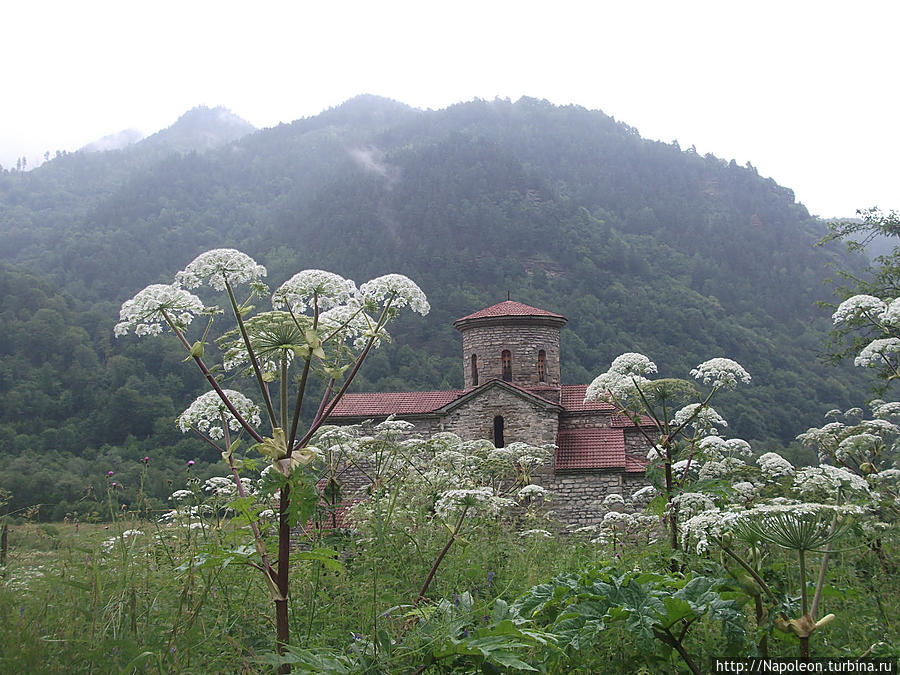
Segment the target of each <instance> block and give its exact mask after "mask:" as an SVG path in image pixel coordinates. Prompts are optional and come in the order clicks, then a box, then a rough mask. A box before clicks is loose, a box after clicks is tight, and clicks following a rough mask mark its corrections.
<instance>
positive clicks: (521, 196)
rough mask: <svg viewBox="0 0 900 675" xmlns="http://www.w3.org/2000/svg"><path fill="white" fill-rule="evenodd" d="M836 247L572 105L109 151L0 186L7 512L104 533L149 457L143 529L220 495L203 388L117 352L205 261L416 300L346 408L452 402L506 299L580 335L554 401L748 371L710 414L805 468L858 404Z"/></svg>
mask: <svg viewBox="0 0 900 675" xmlns="http://www.w3.org/2000/svg"><path fill="white" fill-rule="evenodd" d="M210 138H219V141H218V142H217V143H210V142H209V139H210ZM826 232H827V230H826V227H825V224H824V223H822V222H819V221H818V220H816V219H814V218H811V217H810V216H809V214H808V212H807V211H806V209H805V208H804V207H803V206H802V205H801V204H798V203H797V202H796V201H795V199H794V195H793V193H792V192H791V191H790V190H789V189H787V188H785V187H782V186H779V185H777V184H776V183H775V182H774V181H772V180H771V179H767V178H763V177H761V176H760V175H759V174H758V172H757V171H756V170H755V169H754V168H753V167H752V166H750V165H747V166H738V165H737V164H736V163H735V162H734V161H731V162H728V161H725V160H723V159H720V158H717V157H715V156H713V155H706V156H700V155H699V154H697V153H696V152H695V151H693V150H692V149H688V150H683V149H681V148H680V147H678V145H677V144H674V143H673V144H665V143H660V142H654V141H648V140H645V139H642V138H641V137H640V135H639V134H638V133H637V132H636V130H635V129H633V128H631V127H629V126H628V125H627V124H625V123H623V122H621V121H617V120H614V119H612V118H610V117H609V116H607V115H605V114H603V113H602V112H600V111H591V110H586V109H584V108H580V107H577V106H565V107H560V106H554V105H551V104H549V103H547V102H545V101H540V100H535V99H521V100H519V101H516V102H510V101H506V100H494V101H480V100H476V101H472V102H469V103H462V104H458V105H454V106H451V107H449V108H447V109H444V110H438V111H421V110H416V109H413V108H410V107H408V106H405V105H403V104H400V103H397V102H394V101H390V100H386V99H381V98H376V97H371V96H362V97H358V98H355V99H352V100H350V101H347V102H346V103H344V104H343V105H341V106H338V107H336V108H334V109H331V110H328V111H326V112H323V113H322V114H320V115H318V116H315V117H312V118H307V119H301V120H297V121H296V122H294V123H292V124H282V125H280V126H278V127H275V128H271V129H264V130H259V131H254V130H252V128H249V127H242V126H240V125H235V123H234V122H233V120H230V119H229V118H228V116H226V115H222V114H221V111H215V110H214V111H210V110H208V109H203V108H199V109H195V110H193V111H190V112H189V113H187V114H186V115H185V116H184V117H183V118H182V119H181V120H179V121H178V122H177V123H176V124H175V125H173V126H172V127H171V128H170V129H166V130H163V131H161V132H160V133H158V134H156V135H154V136H152V137H150V138H148V139H145V140H144V141H141V142H139V143H137V144H134V145H132V146H129V147H126V148H124V149H122V150H116V151H107V152H94V153H88V152H75V153H65V154H61V155H59V156H57V157H56V158H53V159H51V160H50V161H48V162H46V163H45V164H43V165H42V166H40V167H38V168H36V169H33V170H31V171H28V172H24V171H4V172H2V173H0V241H3V246H2V247H0V488H5V489H6V490H8V491H9V492H11V493H12V501H11V503H10V506H9V508H10V509H11V510H13V511H19V510H21V509H23V508H26V507H30V506H33V505H35V504H40V505H41V507H40V509H39V511H38V517H39V518H41V519H44V520H61V519H63V518H65V517H66V516H67V514H69V515H71V514H73V513H79V514H81V517H82V518H84V519H90V518H94V519H103V518H105V517H106V516H104V515H103V514H104V513H105V507H104V506H103V505H102V499H101V498H100V497H99V496H98V491H100V489H101V487H102V481H103V477H104V476H105V475H106V474H107V472H108V471H115V472H117V475H118V476H119V477H120V479H121V481H120V482H121V485H123V486H124V492H123V494H122V499H123V501H124V502H125V503H126V504H129V503H133V502H134V501H135V500H136V499H137V494H138V492H137V490H138V485H139V484H140V481H139V475H140V474H141V471H142V470H144V468H146V467H144V465H142V464H141V463H140V462H137V461H136V460H137V459H139V458H143V457H150V458H151V461H150V464H149V469H147V472H146V477H145V482H144V487H143V489H144V493H145V494H146V495H148V497H149V498H150V499H152V500H155V501H154V503H155V504H157V505H160V504H162V503H164V501H165V499H166V498H167V496H168V495H169V493H170V492H171V489H170V488H171V485H172V483H173V481H177V480H178V479H179V477H180V476H181V475H182V473H183V470H184V466H185V464H186V462H187V461H189V460H190V461H194V462H196V468H195V470H196V471H197V472H198V474H199V475H203V476H208V475H211V474H212V473H213V472H214V468H213V467H214V464H215V462H216V461H217V459H218V458H217V456H216V453H215V452H212V451H211V450H210V449H209V448H207V447H204V445H203V444H202V443H198V442H197V441H196V440H192V439H190V438H189V437H185V436H183V435H182V434H181V433H180V432H178V431H177V429H176V428H175V425H174V420H175V418H176V417H177V416H178V415H179V414H180V413H181V411H182V410H183V409H184V406H185V405H186V404H187V402H189V401H190V400H192V399H193V398H194V397H195V396H196V395H197V394H198V393H200V392H201V391H202V390H203V379H202V377H201V376H200V375H199V374H197V373H193V372H191V371H189V370H187V369H185V368H183V367H182V364H181V360H182V358H183V354H181V353H180V352H179V351H178V350H177V349H173V348H171V345H169V346H167V345H165V344H163V343H161V342H150V341H138V340H135V339H134V338H133V337H123V338H118V339H117V338H115V337H114V336H113V332H112V329H113V326H114V324H115V323H116V321H117V317H118V311H119V306H120V305H121V303H122V302H123V301H124V300H126V299H127V298H130V297H131V296H132V295H134V293H135V292H137V291H138V290H139V289H140V288H142V287H143V286H145V285H146V284H147V283H150V282H159V281H164V280H165V279H169V278H171V276H172V274H173V273H174V272H175V271H176V270H178V269H181V268H182V267H184V265H186V264H187V263H188V262H189V261H190V260H191V259H192V258H194V257H195V256H196V255H197V254H198V253H200V252H202V251H204V250H207V249H210V248H214V247H234V248H237V249H240V250H242V251H245V252H247V253H249V254H250V255H252V256H253V257H254V258H255V259H256V260H258V261H259V262H260V263H262V264H264V265H265V266H266V267H267V269H268V273H269V276H268V279H270V280H271V283H272V284H275V285H277V284H278V283H281V282H282V281H283V280H284V279H286V278H287V277H288V276H290V274H293V273H294V272H295V271H297V270H299V269H304V268H321V269H326V270H330V271H333V272H336V273H339V274H342V275H344V276H346V277H348V278H353V279H360V280H362V279H367V278H371V277H374V276H377V275H379V274H384V273H387V272H399V273H402V274H405V275H407V276H409V277H410V278H412V279H415V280H416V282H417V283H418V284H419V285H420V286H421V287H422V289H423V290H424V291H425V293H426V295H427V296H428V298H429V301H430V302H431V306H432V312H431V313H430V314H429V315H428V317H427V318H426V319H425V320H418V321H411V320H407V319H403V318H401V319H400V321H399V322H398V324H397V326H396V328H395V329H394V330H393V331H392V332H393V333H394V334H395V335H396V336H397V339H396V341H395V342H393V343H390V344H387V345H385V346H384V347H382V348H380V349H378V350H376V351H375V352H373V354H372V356H371V358H370V359H369V360H368V362H367V363H366V367H365V369H363V370H362V371H361V372H360V374H359V376H358V378H357V379H356V381H355V382H354V385H353V386H354V388H355V390H357V391H360V390H382V391H396V390H409V389H422V390H426V389H440V388H455V387H459V386H461V384H462V368H461V359H460V355H459V341H458V335H457V334H456V332H455V331H454V330H453V329H452V327H451V324H452V321H453V320H454V319H456V318H458V317H460V316H464V315H466V314H468V313H471V312H473V311H475V310H477V309H480V308H481V307H485V306H488V305H491V304H494V303H495V302H498V301H500V300H503V299H505V298H506V294H507V292H508V293H509V294H510V296H511V297H512V298H513V299H514V300H518V301H521V302H525V303H527V304H531V305H534V306H538V307H542V308H546V309H548V310H551V311H553V312H558V313H560V314H563V315H565V316H566V317H567V318H568V319H569V323H568V325H567V326H566V328H565V330H564V333H563V336H562V354H561V360H562V368H563V381H564V382H565V383H587V382H590V381H591V380H592V379H593V378H594V377H595V376H596V375H597V374H598V373H600V372H602V371H603V370H605V369H606V368H607V367H608V365H609V363H610V361H611V360H612V359H613V358H615V357H616V356H617V355H618V354H620V353H622V352H626V351H639V352H643V353H646V354H649V355H651V356H652V357H653V358H654V359H655V360H656V361H657V363H658V364H659V367H660V370H661V372H686V371H687V370H689V369H690V368H691V367H693V366H694V365H696V364H697V363H699V362H701V361H704V360H705V359H708V358H711V357H714V356H728V357H730V358H734V359H736V360H737V361H739V362H740V363H742V364H744V365H745V366H746V368H747V369H748V371H749V372H751V373H752V377H753V379H752V381H751V383H750V384H749V385H748V386H747V387H744V388H742V390H741V391H740V392H739V393H727V394H725V395H723V397H722V400H723V405H727V407H728V408H729V410H730V411H731V414H730V415H729V421H730V424H731V426H730V427H729V431H730V432H732V433H734V434H736V435H740V436H742V437H744V438H747V439H748V440H750V441H751V442H753V443H754V447H760V448H762V449H765V448H770V449H779V450H780V451H784V452H785V453H786V454H787V456H789V457H791V458H792V459H794V460H795V461H798V462H800V463H809V462H812V461H814V459H815V457H814V455H812V454H810V452H809V451H808V450H807V449H805V448H802V447H800V446H799V445H798V444H797V443H796V442H795V441H794V439H795V437H796V436H797V434H799V433H801V432H802V431H804V430H805V429H806V427H807V426H809V425H810V424H815V423H816V422H817V421H818V420H819V419H820V418H821V416H822V415H823V414H824V413H825V412H826V411H827V410H829V409H832V408H836V407H837V408H842V409H843V408H846V407H848V406H850V405H853V404H856V403H858V402H859V401H862V400H865V399H866V398H867V397H870V393H869V386H870V384H871V378H868V377H866V373H865V372H861V370H860V369H854V368H853V367H852V366H851V365H850V364H848V363H842V364H838V365H832V364H829V363H827V359H826V356H827V352H828V348H827V334H828V331H829V328H830V325H829V320H828V319H829V313H830V312H829V310H827V309H823V308H822V307H820V306H818V305H817V303H818V302H824V303H835V304H836V303H837V302H838V301H839V299H840V298H837V297H835V295H834V286H833V285H832V284H829V283H827V281H826V280H827V279H828V278H830V277H833V276H835V275H836V273H837V270H849V271H851V272H861V271H862V270H863V269H864V267H865V262H866V261H865V258H864V257H863V256H862V255H861V254H859V253H851V252H847V251H846V250H845V249H844V247H843V245H842V244H840V243H838V242H831V243H827V244H825V245H822V246H817V243H818V242H819V241H820V240H821V239H822V238H823V237H824V236H825V234H826ZM212 337H215V336H212ZM310 386H311V387H313V388H315V387H319V388H321V387H322V383H321V382H319V381H316V382H313V383H311V385H310ZM304 414H305V415H307V416H308V415H310V414H312V411H310V410H306V411H305V412H304Z"/></svg>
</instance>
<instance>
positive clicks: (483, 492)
mask: <svg viewBox="0 0 900 675" xmlns="http://www.w3.org/2000/svg"><path fill="white" fill-rule="evenodd" d="M513 504H515V502H513V501H512V500H511V499H506V498H504V497H498V496H497V495H496V494H494V490H493V489H492V488H489V487H481V488H475V489H472V490H447V491H445V492H444V493H442V494H441V496H440V497H439V498H438V500H437V502H436V503H435V505H434V511H435V513H436V514H437V515H438V516H440V517H441V518H445V519H446V518H448V517H450V516H451V515H453V514H454V513H456V512H458V511H460V510H462V509H468V510H471V511H479V512H482V513H484V514H486V515H492V516H496V515H499V513H500V511H501V509H503V508H506V507H508V506H511V505H513Z"/></svg>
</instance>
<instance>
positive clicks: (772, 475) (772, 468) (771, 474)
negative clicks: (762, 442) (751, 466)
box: [756, 452, 794, 480]
mask: <svg viewBox="0 0 900 675" xmlns="http://www.w3.org/2000/svg"><path fill="white" fill-rule="evenodd" d="M756 463H757V464H759V468H760V470H761V471H762V472H763V474H765V476H766V478H768V479H769V480H777V479H779V478H781V477H782V476H792V475H793V474H794V465H793V464H791V463H790V462H789V461H787V460H786V459H785V458H784V457H782V456H781V455H779V454H778V453H777V452H767V453H765V454H763V455H760V456H759V457H758V458H757V459H756Z"/></svg>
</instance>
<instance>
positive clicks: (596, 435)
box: [330, 300, 648, 524]
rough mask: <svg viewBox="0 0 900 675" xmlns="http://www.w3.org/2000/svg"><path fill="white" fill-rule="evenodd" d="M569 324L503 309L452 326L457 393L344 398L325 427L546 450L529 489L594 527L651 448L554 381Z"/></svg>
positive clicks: (633, 479) (577, 391)
mask: <svg viewBox="0 0 900 675" xmlns="http://www.w3.org/2000/svg"><path fill="white" fill-rule="evenodd" d="M565 324H566V318H565V317H564V316H561V315H559V314H554V313H553V312H548V311H546V310H543V309H538V308H536V307H529V306H528V305H524V304H522V303H519V302H514V301H512V300H506V301H505V302H500V303H498V304H496V305H492V306H491V307H486V308H485V309H482V310H480V311H477V312H475V313H474V314H469V315H468V316H464V317H462V318H461V319H457V320H456V321H454V322H453V326H454V327H455V328H456V329H457V330H458V331H459V332H460V333H461V334H462V352H463V354H462V356H463V374H464V382H465V386H464V388H463V389H454V390H447V391H409V392H386V393H360V394H345V396H344V398H343V399H342V400H341V401H340V402H339V404H338V405H337V406H336V407H335V409H334V411H333V412H332V413H331V415H330V420H331V421H332V422H334V423H337V424H353V423H357V422H361V421H363V420H375V421H380V420H383V419H385V418H386V417H388V416H389V415H394V416H395V417H396V418H398V419H403V420H406V421H408V422H411V423H413V424H414V425H415V427H416V431H417V432H419V433H421V434H423V435H430V434H434V433H437V432H439V431H451V432H453V433H455V434H457V435H459V436H461V437H462V438H464V439H488V440H490V441H492V442H493V443H494V445H496V446H497V447H503V446H504V445H505V444H507V443H511V442H513V441H523V442H526V443H531V444H535V445H542V444H546V443H549V444H553V445H555V446H556V451H555V454H554V457H553V459H552V462H551V463H550V465H549V466H544V467H542V469H541V470H540V471H539V472H537V473H536V475H535V476H534V480H535V482H536V483H539V484H541V485H543V486H544V487H545V488H547V489H549V490H552V491H553V492H554V493H555V496H554V501H553V506H552V508H553V510H554V511H555V512H556V515H557V517H558V518H559V519H560V520H562V521H563V522H568V523H577V524H590V523H593V522H595V521H596V520H597V517H598V516H599V513H600V510H599V509H598V508H597V506H596V502H597V500H598V499H602V498H603V497H605V496H606V495H608V494H610V493H618V494H621V495H623V496H624V497H625V498H626V499H627V497H628V496H629V495H630V494H631V493H632V492H634V491H635V490H637V489H638V488H640V487H643V486H644V485H646V484H647V483H646V480H645V478H644V468H645V466H646V464H647V459H646V457H647V451H648V444H647V442H646V440H645V439H644V437H643V436H642V435H641V433H640V430H639V429H638V428H637V427H636V426H635V425H634V424H633V422H632V421H631V420H629V419H628V418H626V417H624V416H622V415H619V414H617V413H616V412H615V410H614V409H613V407H612V406H611V405H609V404H606V403H597V402H589V403H585V402H584V395H585V390H586V389H587V385H586V384H562V383H561V381H560V359H559V339H560V329H561V328H562V327H563V326H564V325H565Z"/></svg>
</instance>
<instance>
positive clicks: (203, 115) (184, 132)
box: [141, 105, 256, 152]
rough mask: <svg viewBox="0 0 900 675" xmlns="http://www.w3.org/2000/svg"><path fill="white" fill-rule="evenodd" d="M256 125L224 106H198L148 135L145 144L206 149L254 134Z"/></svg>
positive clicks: (187, 149)
mask: <svg viewBox="0 0 900 675" xmlns="http://www.w3.org/2000/svg"><path fill="white" fill-rule="evenodd" d="M254 131H256V127H254V126H253V125H252V124H250V123H249V122H247V121H246V120H243V119H241V118H240V117H238V116H237V115H235V114H234V113H232V112H231V111H230V110H228V109H227V108H223V107H221V106H219V107H215V108H208V107H206V106H204V105H201V106H197V107H196V108H193V109H191V110H189V111H188V112H186V113H185V114H184V115H182V116H181V117H179V118H178V120H177V121H176V122H175V124H173V125H172V126H170V127H168V128H166V129H163V130H162V131H159V132H157V133H155V134H153V135H152V136H149V137H147V138H146V139H144V140H143V141H142V142H141V143H142V144H143V145H144V146H145V148H148V147H152V148H162V149H166V150H170V151H175V152H191V151H197V152H203V151H205V150H210V149H212V148H217V147H219V146H222V145H226V144H227V143H231V142H232V141H236V140H238V139H239V138H242V137H244V136H246V135H247V134H252V133H253V132H254Z"/></svg>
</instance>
